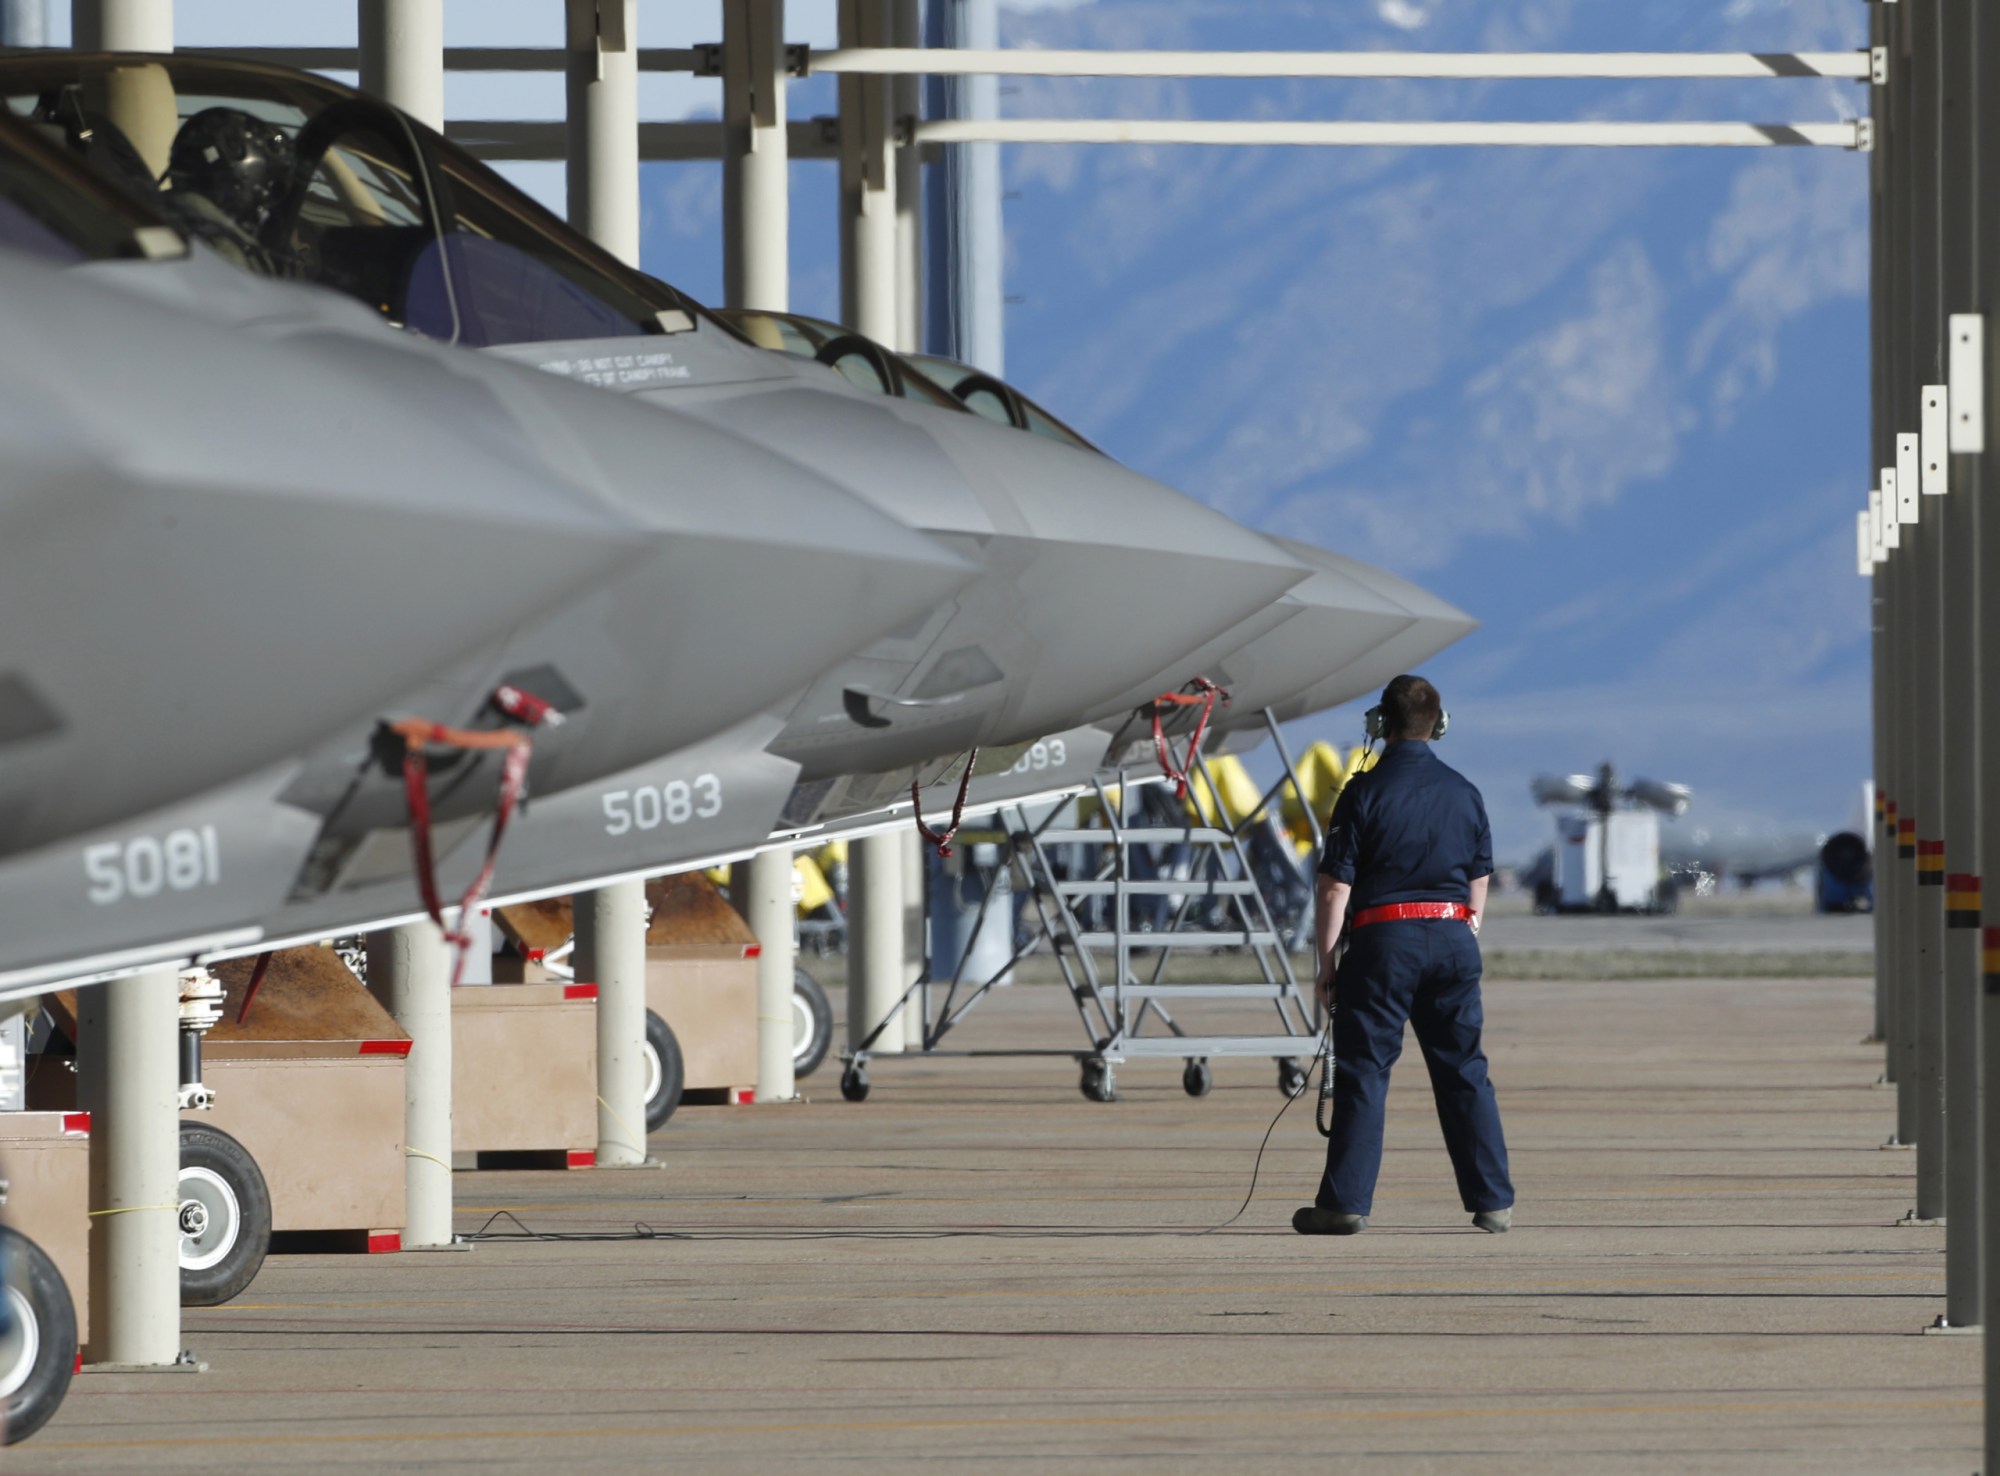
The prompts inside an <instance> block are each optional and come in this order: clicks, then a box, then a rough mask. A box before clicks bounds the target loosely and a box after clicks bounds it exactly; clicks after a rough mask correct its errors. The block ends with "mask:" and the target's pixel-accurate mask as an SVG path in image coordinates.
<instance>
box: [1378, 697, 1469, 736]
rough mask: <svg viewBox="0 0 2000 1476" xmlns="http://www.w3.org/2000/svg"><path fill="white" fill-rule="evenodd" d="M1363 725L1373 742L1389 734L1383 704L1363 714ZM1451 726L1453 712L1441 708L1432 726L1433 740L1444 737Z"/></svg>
mask: <svg viewBox="0 0 2000 1476" xmlns="http://www.w3.org/2000/svg"><path fill="white" fill-rule="evenodd" d="M1361 725H1362V728H1363V729H1364V730H1365V731H1366V732H1367V734H1368V740H1369V742H1371V743H1373V742H1377V741H1379V740H1381V739H1384V738H1387V737H1388V736H1389V731H1388V730H1389V720H1388V717H1387V715H1386V714H1385V713H1384V712H1383V711H1382V704H1381V703H1379V702H1378V703H1376V704H1375V705H1374V706H1373V707H1371V708H1369V709H1368V711H1367V712H1365V713H1363V714H1362V716H1361ZM1450 726H1451V714H1450V713H1448V712H1445V711H1443V710H1442V709H1440V710H1439V712H1438V720H1437V722H1436V724H1435V725H1434V726H1433V727H1432V728H1431V741H1432V742H1436V741H1437V740H1438V739H1440V738H1442V737H1444V733H1445V729H1447V728H1449V727H1450Z"/></svg>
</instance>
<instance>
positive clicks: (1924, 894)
mask: <svg viewBox="0 0 2000 1476" xmlns="http://www.w3.org/2000/svg"><path fill="white" fill-rule="evenodd" d="M1906 11H1907V13H1906V14H1904V15H1903V16H1902V18H1901V24H1902V26H1903V28H1904V31H1905V55H1904V62H1903V71H1902V73H1901V78H1902V81H1903V83H1904V85H1903V86H1902V88H1901V89H1900V93H1901V98H1900V101H1897V100H1895V99H1892V105H1893V106H1895V108H1896V118H1897V121H1898V122H1899V123H1901V124H1902V125H1903V127H1904V128H1905V130H1906V135H1905V136H1906V138H1907V140H1908V148H1907V150H1906V151H1905V152H1904V153H1903V154H1902V155H1901V158H1900V162H1902V163H1904V164H1905V165H1906V166H1907V168H1908V174H1909V184H1908V194H1907V210H1908V214H1907V219H1906V222H1905V235H1904V241H1905V244H1906V249H1907V252H1908V255H1907V263H1908V268H1907V270H1906V271H1904V272H1903V273H1902V276H1903V278H1904V280H1905V283H1906V286H1907V289H1908V297H1907V300H1906V316H1905V318H1904V321H1903V330H1902V331H1903V332H1904V333H1905V334H1907V335H1908V340H1907V341H1908V352H1907V353H1906V354H1905V356H1904V360H1903V373H1902V376H1901V380H1900V382H1899V383H1898V384H1897V386H1896V401H1895V403H1896V405H1897V407H1898V413H1897V436H1896V443H1897V445H1896V488H1897V495H1898V496H1899V497H1901V498H1902V499H1903V500H1904V501H1905V502H1906V503H1907V502H1908V501H1909V499H1910V488H1909V486H1908V485H1906V484H1907V483H1909V482H1910V481H1911V480H1912V479H1914V480H1915V482H1916V484H1917V495H1916V500H1917V501H1918V503H1919V504H1920V506H1921V511H1920V512H1919V514H1918V520H1917V522H1916V524H1915V525H1914V526H1913V527H1909V528H1905V529H1904V530H1903V543H1904V550H1903V551H1904V554H1905V556H1906V557H1907V558H1908V561H1909V571H1910V576H1911V577H1910V580H1909V603H1908V606H1907V609H1908V613H1909V617H1910V622H1909V640H1910V646H1909V654H1910V661H1909V673H1908V679H1909V684H1910V705H1909V709H1908V711H1909V717H1910V722H1911V733H1912V740H1913V741H1912V759H1913V762H1912V763H1911V764H1910V765H1909V770H1910V781H1909V783H1910V791H1911V797H1912V800H1913V801H1914V807H1915V817H1914V818H1915V821H1916V824H1915V827H1914V833H1913V837H1912V839H1913V841H1914V844H1915V847H1916V854H1915V858H1914V863H1915V872H1914V879H1915V882H1916V886H1915V889H1914V891H1913V892H1912V894H1911V908H1910V916H1911V922H1912V925H1913V928H1914V933H1915V940H1914V942H1915V946H1914V947H1913V948H1912V949H1911V957H1912V962H1913V965H1914V968H1915V973H1914V976H1913V977H1914V980H1915V984H1916V989H1917V1011H1916V1019H1917V1118H1916V1127H1917V1203H1916V1218H1917V1219H1919V1220H1942V1219H1944V1218H1945V1193H1944V1183H1945V1174H1944V1169H1945V1151H1946V1145H1945V1136H1946V1125H1945V1110H1944V879H1945V870H1944V839H1943V812H1944V781H1943V775H1942V774H1941V773H1940V758H1941V753H1940V747H1939V742H1938V734H1939V732H1940V731H1941V730H1942V728H1943V723H1944V710H1943V704H1942V700H1941V698H1942V694H1941V693H1940V691H1939V690H1938V672H1939V663H1938V649H1939V644H1940V641H1939V636H1940V626H1941V619H1940V616H1941V613H1942V612H1941V609H1940V607H1939V604H1938V587H1939V584H1940V582H1941V580H1942V576H1943V570H1944V528H1943V519H1942V509H1941V508H1940V506H1939V505H1938V503H1937V501H1936V500H1935V499H1934V498H1933V497H1927V496H1925V495H1924V494H1925V493H1926V492H1928V491H1929V490H1930V489H1929V488H1928V487H1926V486H1925V485H1924V483H1923V477H1922V466H1921V462H1922V456H1921V449H1922V448H1921V440H1920V437H1919V432H1920V430H1921V427H1922V420H1923V405H1922V399H1923V387H1924V386H1925V385H1927V384H1932V383H1935V382H1936V380H1937V378H1938V370H1939V368H1940V365H1939V363H1938V350H1939V348H1940V346H1941V343H1942V338H1943V330H1944V314H1943V310H1942V307H1941V303H1942V298H1941V295H1940V293H1941V286H1942V284H1941V283H1940V281H1939V272H1940V269H1941V263H1940V260H1939V248H1940V239H1941V238H1940V221H1939V214H1938V194H1939V191H1938V183H1939V167H1938V155H1937V147H1938V135H1937V108H1938V97H1937V87H1936V77H1937V68H1936V65H1935V56H1936V46H1937V39H1938V34H1939V24H1938V4H1937V0H1930V3H1929V4H1926V5H1920V6H1909V7H1906Z"/></svg>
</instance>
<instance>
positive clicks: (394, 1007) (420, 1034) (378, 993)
mask: <svg viewBox="0 0 2000 1476" xmlns="http://www.w3.org/2000/svg"><path fill="white" fill-rule="evenodd" d="M368 992H369V993H371V994H373V995H374V996H375V998H376V999H378V1000H380V1001H381V1003H382V1007H383V1008H384V1009H386V1010H387V1011H388V1012H389V1013H390V1014H392V1015H394V1016H395V1017H396V1023H397V1024H398V1025H400V1026H402V1027H403V1033H404V1034H405V1035H407V1036H409V1037H410V1054H409V1057H408V1059H407V1060H406V1061H405V1063H404V1067H403V1189H404V1199H405V1205H404V1212H403V1248H404V1249H405V1250H424V1249H432V1248H436V1247H438V1246H446V1245H450V1244H451V1243H452V1224H451V1208H452V1206H451V963H450V960H449V957H448V955H447V954H446V951H445V942H444V934H443V933H442V932H440V931H439V929H438V927H437V924H435V923H432V922H428V921H426V922H414V923H405V924H404V925H403V926H402V927H400V928H386V929H384V930H383V931H381V932H379V933H370V934H369V935H368Z"/></svg>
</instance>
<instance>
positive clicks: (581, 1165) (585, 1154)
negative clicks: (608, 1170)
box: [569, 1148, 597, 1169]
mask: <svg viewBox="0 0 2000 1476" xmlns="http://www.w3.org/2000/svg"><path fill="white" fill-rule="evenodd" d="M569 1166H570V1167H571V1168H573V1169H587V1168H596V1167H597V1150H596V1149H595V1148H572V1149H570V1151H569Z"/></svg>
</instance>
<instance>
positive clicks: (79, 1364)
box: [70, 1348, 83, 1374]
mask: <svg viewBox="0 0 2000 1476" xmlns="http://www.w3.org/2000/svg"><path fill="white" fill-rule="evenodd" d="M70 1372H71V1373H72V1374H80V1373H82V1372H83V1349H81V1348H79V1349H77V1350H76V1366H75V1367H73V1368H72V1369H70Z"/></svg>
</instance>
